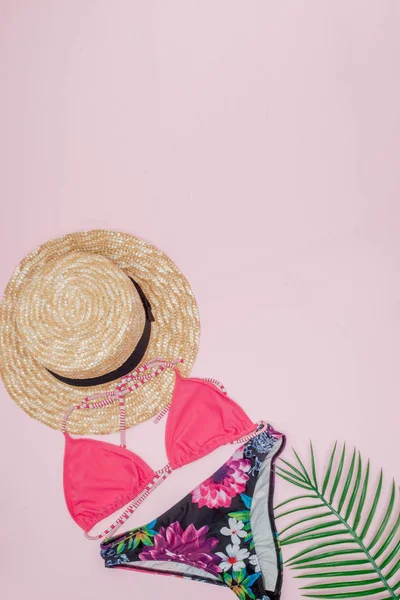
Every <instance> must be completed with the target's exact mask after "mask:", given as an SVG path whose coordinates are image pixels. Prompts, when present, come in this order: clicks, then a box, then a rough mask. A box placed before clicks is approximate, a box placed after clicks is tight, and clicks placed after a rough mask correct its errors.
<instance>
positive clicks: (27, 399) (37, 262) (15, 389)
mask: <svg viewBox="0 0 400 600" xmlns="http://www.w3.org/2000/svg"><path fill="white" fill-rule="evenodd" d="M69 252H87V253H93V254H96V255H101V256H104V257H106V258H108V259H109V260H111V261H113V262H114V263H115V264H116V265H118V266H119V267H120V268H121V269H122V270H123V271H124V272H125V273H126V274H127V275H129V276H130V277H132V278H133V279H134V280H135V281H137V283H138V284H139V285H140V286H141V287H142V289H143V291H144V293H145V295H146V296H147V298H148V300H149V302H150V304H151V307H152V311H153V314H154V317H155V321H154V322H153V323H152V329H151V337H150V342H149V345H148V348H147V351H146V354H145V356H144V358H143V361H142V362H145V361H147V360H150V359H151V358H155V357H158V356H160V357H162V358H165V359H174V358H177V357H182V358H183V359H184V363H183V364H181V365H179V369H180V371H181V373H182V374H183V375H184V376H188V375H189V373H190V371H191V368H192V366H193V363H194V361H195V358H196V355H197V351H198V345H199V336H200V323H199V315H198V310H197V305H196V300H195V298H194V296H193V293H192V290H191V288H190V286H189V284H188V282H187V280H186V279H185V277H184V276H183V275H182V273H181V272H180V271H179V269H178V268H177V267H176V265H175V264H174V263H173V262H172V261H171V260H170V259H169V258H168V257H167V256H166V255H165V254H164V253H163V252H161V251H160V250H158V249H157V248H155V247H154V246H152V245H150V244H148V243H147V242H144V241H143V240H140V239H138V238H135V237H133V236H131V235H129V234H125V233H120V232H115V231H104V230H95V231H85V232H80V233H72V234H68V235H65V236H63V237H60V238H56V239H54V240H51V241H49V242H47V243H45V244H43V245H42V246H40V247H39V248H38V249H37V250H35V251H34V252H32V253H31V254H29V255H28V256H27V257H26V258H25V259H24V260H23V261H22V262H21V264H20V265H19V266H18V268H17V269H16V271H15V272H14V274H13V276H12V278H11V280H10V281H9V283H8V286H7V288H6V291H5V294H4V297H3V300H2V302H1V303H0V375H1V377H2V379H3V381H4V384H5V386H6V388H7V390H8V393H9V394H10V396H11V397H12V398H13V399H14V400H15V402H16V403H17V404H18V405H19V406H20V407H21V408H22V409H23V410H24V411H25V412H26V413H28V414H29V415H30V416H31V417H33V418H34V419H37V420H38V421H41V422H42V423H44V424H46V425H48V426H49V427H52V428H53V429H61V426H62V419H63V416H64V414H65V411H66V410H67V409H68V408H69V407H70V406H72V405H78V404H80V402H81V401H82V400H83V399H84V398H85V397H86V396H88V395H90V394H93V393H96V392H99V391H103V390H110V389H113V388H114V387H115V383H109V384H106V385H100V386H95V387H85V388H79V387H74V386H70V385H67V384H65V383H62V382H60V381H59V380H57V379H56V378H55V377H54V376H53V375H52V374H51V373H49V371H48V370H47V369H46V368H45V367H43V366H42V365H41V364H40V363H38V362H37V361H36V360H35V357H34V356H32V355H31V354H30V353H29V351H27V349H26V346H25V345H24V344H23V343H22V341H21V339H20V336H19V334H18V327H17V314H16V306H17V301H18V297H19V294H20V293H22V292H23V287H24V283H26V282H27V281H29V278H30V277H32V275H33V273H35V270H37V269H38V268H39V267H40V266H41V265H43V263H46V262H48V261H50V260H53V259H55V258H57V257H60V258H61V257H62V256H65V255H66V254H67V253H69ZM174 382H175V375H174V373H173V372H172V371H166V372H164V373H163V374H162V375H160V376H159V377H156V378H155V379H153V380H152V381H150V382H149V383H146V384H145V385H143V386H142V387H140V388H139V389H137V390H136V391H135V392H133V393H131V394H129V395H128V396H127V397H126V423H127V427H132V426H133V425H135V424H137V423H140V422H142V421H145V420H147V419H149V418H151V417H152V416H154V415H155V414H156V413H158V412H159V411H160V410H161V409H162V408H163V407H164V406H166V405H167V404H169V403H170V401H171V397H172V392H173V387H174ZM118 429H119V411H118V406H114V405H111V406H108V407H105V408H99V409H93V410H80V411H74V412H73V413H72V415H71V417H70V419H69V421H68V430H69V431H70V432H71V433H74V434H106V433H111V432H116V431H118Z"/></svg>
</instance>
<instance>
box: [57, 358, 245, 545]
mask: <svg viewBox="0 0 400 600" xmlns="http://www.w3.org/2000/svg"><path fill="white" fill-rule="evenodd" d="M156 366H158V368H157V369H156V370H155V371H154V372H153V373H151V374H150V375H145V376H142V377H140V373H139V376H138V375H137V374H136V375H132V374H131V375H128V376H127V377H126V378H124V380H122V384H120V385H119V386H117V388H116V394H117V396H118V399H119V402H120V429H121V446H116V445H114V444H110V443H108V442H103V441H97V440H91V439H85V438H72V437H71V436H70V435H69V434H68V432H67V431H66V425H67V419H68V416H69V414H70V413H71V412H72V410H73V409H69V411H68V412H67V414H66V417H65V419H64V423H63V431H64V436H65V454H64V494H65V499H66V503H67V507H68V510H69V512H70V514H71V516H72V518H73V519H74V521H75V522H76V523H77V524H78V525H79V526H80V527H81V528H82V529H83V530H84V531H85V535H86V537H88V538H89V539H96V540H97V539H101V538H103V537H110V535H111V534H113V535H114V534H115V532H116V530H117V529H118V528H119V527H120V526H121V525H122V524H123V523H124V522H125V521H126V520H127V519H128V518H129V516H130V515H131V514H132V513H133V512H134V511H135V510H136V508H137V507H138V506H139V505H140V504H141V502H142V501H143V500H144V499H145V498H146V497H147V496H148V495H149V494H150V492H151V491H152V490H153V489H154V488H155V487H157V485H159V483H161V482H162V481H164V479H165V478H166V477H167V476H168V474H169V473H171V471H173V470H174V469H178V468H179V467H182V466H184V465H186V464H188V463H191V462H193V461H195V460H197V459H199V458H201V457H203V456H205V455H206V454H209V453H210V452H212V451H213V450H215V449H216V448H218V447H219V446H221V445H224V444H228V443H233V442H238V441H242V440H243V441H245V439H247V438H248V437H249V436H251V437H253V435H255V433H256V429H257V425H256V424H254V423H253V422H252V421H251V420H250V419H249V417H248V416H247V415H246V413H245V412H244V411H243V410H242V409H241V408H240V407H239V406H238V405H237V404H236V402H234V401H233V400H231V399H230V398H229V397H228V396H227V395H226V393H225V392H223V391H221V390H220V389H218V387H217V385H216V384H215V383H212V382H211V381H205V380H202V379H196V378H188V379H185V378H183V377H182V376H181V375H180V373H179V371H178V370H177V369H175V385H174V390H173V394H172V400H171V404H170V405H169V407H168V408H169V410H168V420H167V424H166V434H165V448H166V453H167V457H168V464H167V465H166V466H165V467H164V468H163V469H160V470H159V471H154V470H153V469H152V468H151V467H150V466H149V465H148V464H147V463H146V462H144V461H143V460H142V459H141V458H140V457H139V456H137V455H136V454H134V453H133V452H131V451H130V450H127V449H126V447H125V438H124V434H125V431H124V420H125V414H124V402H123V397H124V395H125V394H126V393H129V392H130V391H133V389H135V388H136V387H139V385H143V383H145V382H146V381H148V380H149V379H150V378H152V377H154V376H156V375H158V374H159V373H161V372H162V371H163V370H164V369H165V368H168V367H173V366H174V365H173V363H166V362H165V361H163V363H162V364H161V366H160V363H157V365H156ZM147 368H148V366H146V368H145V369H144V370H147ZM140 369H142V367H141V368H140ZM140 369H138V370H137V371H140ZM130 381H133V382H134V383H133V385H131V386H129V385H128V384H129V383H130ZM102 395H103V396H105V400H102V401H100V402H93V400H96V399H98V397H99V396H100V394H98V395H96V396H92V397H91V398H88V399H86V400H85V401H84V402H83V403H82V405H80V406H79V407H74V408H81V409H82V408H98V407H101V406H105V405H106V404H109V403H110V402H114V401H115V392H107V393H103V394H102ZM166 412H167V409H164V411H163V413H166ZM163 413H160V414H163ZM156 420H157V419H156ZM130 501H132V502H131V504H130V505H129V506H128V507H127V509H126V510H125V511H124V513H122V515H120V517H118V519H117V520H116V521H115V523H113V524H112V525H111V526H110V527H109V528H108V529H106V530H105V531H104V532H103V533H101V534H99V535H95V536H91V535H89V534H88V532H89V531H90V530H91V529H92V527H94V525H96V523H98V522H99V521H101V520H102V519H104V518H105V517H107V516H109V515H110V514H112V513H113V512H115V511H116V510H118V509H119V508H121V507H122V506H124V505H125V504H127V503H128V502H130Z"/></svg>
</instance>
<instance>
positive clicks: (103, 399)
mask: <svg viewBox="0 0 400 600" xmlns="http://www.w3.org/2000/svg"><path fill="white" fill-rule="evenodd" d="M182 362H183V358H177V359H174V360H171V361H167V360H165V359H163V358H159V357H158V358H153V359H152V360H149V361H148V362H147V363H144V364H142V365H140V367H137V368H136V369H135V370H134V371H131V373H129V374H128V375H125V376H124V377H122V378H121V379H120V381H119V382H118V383H117V385H116V386H115V388H114V389H113V390H108V391H103V392H97V393H95V394H91V395H90V396H86V398H84V400H82V402H81V403H80V404H78V405H77V406H71V407H70V408H69V409H68V410H67V412H66V413H65V415H64V419H63V422H62V432H63V433H66V431H67V421H68V419H69V417H70V415H71V413H72V412H73V411H74V410H82V409H91V408H104V407H105V406H109V405H110V404H113V403H114V402H118V404H119V431H120V439H121V446H122V448H125V447H126V418H125V396H126V395H127V394H130V393H131V392H133V391H135V390H137V389H138V388H139V387H141V386H142V385H144V384H145V383H147V382H149V381H151V380H152V379H154V378H155V377H157V375H161V373H162V372H163V371H165V370H166V369H173V368H174V367H175V365H177V364H178V363H182Z"/></svg>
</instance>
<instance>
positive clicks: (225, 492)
mask: <svg viewBox="0 0 400 600" xmlns="http://www.w3.org/2000/svg"><path fill="white" fill-rule="evenodd" d="M250 466H251V463H250V461H249V460H248V459H246V458H243V452H242V451H239V452H236V453H235V454H234V455H233V456H232V458H230V459H229V460H228V461H227V462H226V463H225V464H224V465H223V466H222V467H221V468H220V469H218V471H217V472H216V473H214V475H212V476H211V477H209V478H208V479H206V480H205V481H203V483H201V484H200V485H199V486H197V487H196V488H195V489H194V490H193V491H192V502H194V503H195V504H198V506H199V508H201V507H202V506H207V507H208V508H218V507H220V506H223V507H225V508H228V507H229V506H230V505H231V503H232V498H234V497H235V496H236V495H237V494H242V493H243V492H244V491H245V489H246V483H247V481H248V480H249V475H248V474H247V473H248V472H249V471H250Z"/></svg>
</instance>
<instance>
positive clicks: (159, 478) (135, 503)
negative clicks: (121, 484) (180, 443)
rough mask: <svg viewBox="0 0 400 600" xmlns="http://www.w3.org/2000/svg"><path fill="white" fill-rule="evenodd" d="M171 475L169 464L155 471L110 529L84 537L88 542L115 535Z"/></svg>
mask: <svg viewBox="0 0 400 600" xmlns="http://www.w3.org/2000/svg"><path fill="white" fill-rule="evenodd" d="M171 473H172V467H171V465H169V464H167V465H165V467H163V468H162V469H160V470H159V471H155V477H154V479H153V480H152V481H151V482H150V483H148V484H147V485H146V487H145V488H144V490H143V491H142V492H141V493H140V494H139V495H138V496H136V498H135V499H134V500H132V502H131V503H130V504H128V506H127V507H126V509H125V510H124V512H123V513H121V514H120V516H119V517H118V518H117V519H116V521H114V523H113V524H112V525H110V527H108V528H107V529H105V530H104V531H103V532H102V533H99V534H97V535H90V534H89V533H86V532H85V537H86V538H87V539H88V540H92V541H97V540H101V539H103V538H104V537H110V535H115V533H116V532H117V531H118V529H119V528H120V527H121V526H122V525H123V524H124V523H125V521H127V520H128V519H129V517H130V516H131V515H133V513H134V512H135V511H136V510H137V509H138V508H139V506H140V505H141V504H142V502H144V500H146V498H147V497H148V496H149V495H150V494H151V492H152V491H153V490H155V489H156V488H157V487H158V486H159V485H160V483H162V482H163V481H165V479H166V478H167V477H168V475H170V474H171Z"/></svg>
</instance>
